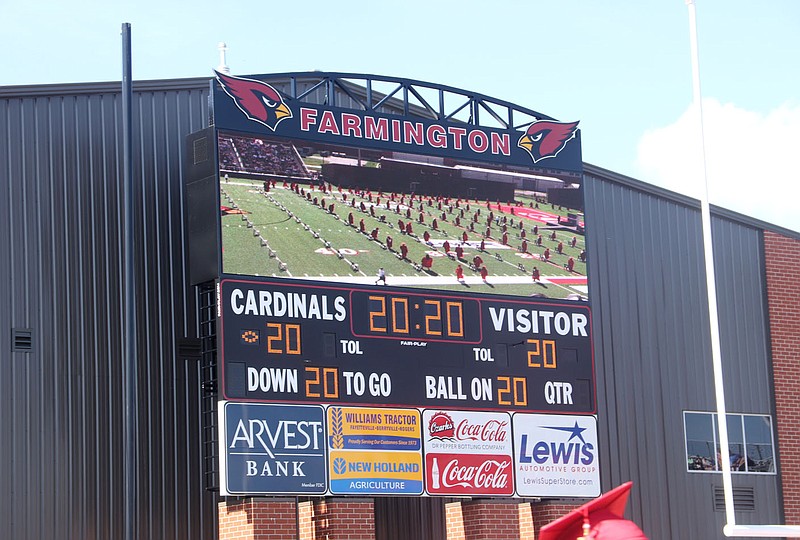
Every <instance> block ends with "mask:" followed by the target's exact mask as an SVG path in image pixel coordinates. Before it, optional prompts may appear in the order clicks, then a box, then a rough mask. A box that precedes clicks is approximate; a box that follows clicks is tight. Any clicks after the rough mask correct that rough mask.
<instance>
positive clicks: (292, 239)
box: [221, 178, 586, 298]
mask: <svg viewBox="0 0 800 540" xmlns="http://www.w3.org/2000/svg"><path fill="white" fill-rule="evenodd" d="M301 187H302V189H304V190H305V191H306V192H307V193H309V194H310V197H311V200H310V201H309V200H308V199H307V198H306V197H304V196H301V195H300V194H298V193H295V192H293V191H292V190H290V189H288V188H284V187H282V184H281V183H278V184H277V185H276V187H273V188H272V189H270V191H269V192H267V193H265V192H264V190H263V188H262V183H261V182H258V181H250V180H242V179H235V178H231V179H230V180H229V182H228V183H223V184H222V185H221V204H222V206H224V207H229V208H236V209H237V210H233V212H234V213H228V214H227V215H223V216H222V244H223V271H224V272H225V273H228V274H243V275H253V276H282V277H293V278H300V279H315V280H324V281H334V282H339V283H367V284H371V283H375V281H376V279H377V274H378V270H379V268H383V269H384V270H385V273H386V282H387V285H388V286H403V287H422V288H428V289H448V290H455V291H470V292H486V293H494V294H510V295H522V296H531V295H544V296H547V297H553V298H565V297H567V296H568V295H575V294H578V295H580V296H582V297H585V296H586V281H585V273H586V265H585V263H584V262H581V261H580V260H579V254H580V252H581V251H582V250H583V249H585V243H584V238H583V236H582V235H575V234H574V233H573V232H572V231H569V230H564V229H555V234H556V239H555V240H551V238H550V235H551V234H552V232H553V230H552V229H550V228H548V226H546V225H545V224H543V223H541V222H538V221H533V220H527V219H524V220H523V223H524V227H525V229H526V231H527V241H528V252H529V253H527V254H523V253H521V252H520V250H519V249H520V245H521V242H522V238H520V236H519V227H518V224H519V219H520V218H519V217H516V218H514V217H512V216H511V215H510V214H508V213H506V214H503V213H501V212H500V211H499V210H498V209H497V207H496V205H492V208H491V209H490V208H487V203H486V201H483V202H481V203H476V202H474V201H470V202H469V204H470V209H469V211H466V208H465V207H466V204H467V203H465V202H463V201H462V203H461V204H460V206H461V208H463V209H465V218H462V219H461V225H462V226H460V227H457V226H456V225H455V224H454V218H455V217H456V216H458V215H459V213H460V209H457V208H455V207H453V208H452V211H450V210H449V209H448V207H447V206H443V208H442V210H439V209H438V208H437V203H436V201H435V199H434V200H433V202H432V204H431V205H429V203H428V199H427V198H426V197H423V199H422V200H421V201H420V200H419V198H416V199H415V200H414V201H413V202H410V201H409V196H408V194H405V195H404V197H405V199H404V202H405V204H403V205H400V206H399V209H400V213H399V214H398V213H397V212H396V210H395V209H396V207H397V203H398V202H399V200H400V196H401V194H396V195H395V202H391V203H390V208H387V207H386V205H387V202H389V198H388V195H389V194H383V196H382V197H381V200H380V204H377V202H378V201H377V198H378V194H377V193H373V194H372V199H373V200H372V202H370V201H369V200H368V198H367V197H368V195H367V194H364V196H363V197H362V196H359V195H356V194H352V193H349V192H347V191H343V192H339V191H338V190H336V188H334V189H333V192H328V193H323V192H322V191H319V190H318V189H315V190H313V191H310V189H309V186H307V185H303V186H301ZM344 196H346V197H347V200H346V201H345V200H343V198H344ZM315 198H316V199H317V204H315V203H314V199H315ZM323 199H324V205H325V207H326V208H328V207H329V206H330V205H331V204H333V205H334V212H333V213H331V212H329V211H328V210H326V209H323V208H322V204H323ZM521 200H524V201H525V202H527V199H521ZM353 202H355V207H353V206H351V205H352V203H353ZM362 202H363V203H364V205H365V208H366V211H362V210H361V208H360V205H361V203H362ZM451 203H453V204H454V201H451ZM373 204H375V206H374V216H373V215H371V214H372V213H371V212H370V207H371V206H373ZM409 204H411V205H413V207H412V208H411V209H410V212H411V219H410V220H409V219H408V218H407V217H406V212H407V211H408V210H409V207H408V205H409ZM420 204H422V208H421V209H420ZM478 208H480V210H481V212H482V213H481V215H480V216H479V219H480V222H479V223H476V224H475V232H469V231H467V229H466V226H468V225H469V217H471V216H472V215H473V213H474V212H475V211H476V210H477V209H478ZM545 209H546V211H547V212H548V213H552V214H554V215H566V210H562V209H557V208H553V209H551V208H550V206H549V205H546V208H545ZM490 210H491V211H493V212H494V215H495V216H496V217H499V218H502V217H503V216H505V217H506V219H507V220H508V221H507V225H509V224H510V219H514V226H508V231H507V233H508V245H502V244H501V242H500V237H501V236H502V232H501V229H500V226H499V225H497V224H494V223H493V224H492V229H491V237H490V238H486V239H485V243H486V248H485V251H484V252H480V251H479V249H478V247H479V243H480V241H481V239H483V238H484V237H483V233H484V232H485V229H486V222H485V216H487V215H488V213H489V211H490ZM237 212H239V213H237ZM442 212H444V213H445V216H446V218H447V219H446V220H443V219H442V215H441V214H442ZM350 213H352V214H353V222H354V226H349V225H348V215H349V214H350ZM420 213H422V216H423V220H424V223H420V222H419V215H420ZM381 217H383V219H381ZM434 219H436V220H437V224H438V230H434V229H433V228H432V227H431V224H432V222H433V220H434ZM361 220H363V221H364V229H365V233H366V234H362V233H361V232H360V231H359V228H360V227H359V226H360V221H361ZM398 220H402V221H403V222H406V223H407V222H409V221H411V222H412V226H413V234H412V235H408V234H404V233H401V232H400V230H399V228H398ZM534 225H538V226H539V233H540V234H541V235H542V238H543V241H542V246H541V247H539V246H537V245H536V242H535V238H536V237H535V236H534V235H533V234H532V231H531V229H532V228H533V226H534ZM375 228H377V229H378V234H377V241H376V240H373V239H372V236H371V234H370V233H371V232H372V231H373V230H374V229H375ZM425 231H427V232H428V233H429V234H430V239H429V243H428V244H426V243H425V242H424V241H423V234H424V233H425ZM465 231H467V234H468V242H467V243H466V244H462V247H463V250H464V252H463V259H462V260H461V261H459V260H456V258H455V248H456V246H458V245H459V244H461V243H462V242H461V240H462V235H463V233H464V232H465ZM387 235H390V236H391V237H392V239H393V245H392V249H389V248H388V247H387ZM573 236H574V237H575V238H576V240H577V243H576V245H575V247H571V245H570V244H571V240H572V238H573ZM444 241H448V242H449V244H450V251H451V254H452V256H450V257H448V256H447V255H446V254H445V249H444V247H443V243H444ZM559 242H560V243H562V246H563V252H562V253H561V254H559V253H557V246H558V244H559ZM403 243H405V245H406V246H407V248H408V253H407V256H406V258H405V259H401V258H400V255H399V252H400V246H401V244H403ZM545 248H549V250H550V262H545V261H543V260H540V255H541V254H542V253H543V251H544V250H545ZM426 255H428V256H430V257H431V259H432V261H433V263H432V267H431V268H430V270H426V269H424V268H422V264H421V263H422V259H423V257H425V256H426ZM475 255H479V256H480V257H481V258H482V259H483V263H484V265H485V266H486V268H487V270H488V276H487V279H486V281H484V280H482V279H481V276H480V274H479V272H477V271H475V270H474V269H471V268H470V262H471V261H472V260H473V257H474V256H475ZM570 257H572V258H573V260H574V267H573V272H569V271H568V270H567V269H566V268H565V265H566V264H567V261H568V259H569V258H570ZM459 264H460V265H461V267H462V269H463V274H464V280H463V281H462V282H459V281H458V280H457V279H456V267H457V266H458V265H459ZM534 267H537V268H538V270H539V272H540V274H541V281H540V282H534V280H533V279H532V277H531V273H532V271H533V268H534Z"/></svg>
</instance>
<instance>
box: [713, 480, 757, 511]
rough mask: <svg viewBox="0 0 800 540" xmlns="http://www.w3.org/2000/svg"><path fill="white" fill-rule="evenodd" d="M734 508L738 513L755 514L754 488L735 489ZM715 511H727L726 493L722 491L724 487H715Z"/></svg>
mask: <svg viewBox="0 0 800 540" xmlns="http://www.w3.org/2000/svg"><path fill="white" fill-rule="evenodd" d="M733 508H734V510H736V511H737V512H755V510H756V492H755V489H753V488H752V487H735V488H733ZM714 511H716V512H724V511H725V491H724V490H723V489H722V486H714Z"/></svg>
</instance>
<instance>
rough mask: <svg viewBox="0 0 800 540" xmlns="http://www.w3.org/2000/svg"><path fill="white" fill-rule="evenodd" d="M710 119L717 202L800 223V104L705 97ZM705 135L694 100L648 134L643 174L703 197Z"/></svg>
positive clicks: (641, 152)
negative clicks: (755, 104) (766, 108)
mask: <svg viewBox="0 0 800 540" xmlns="http://www.w3.org/2000/svg"><path fill="white" fill-rule="evenodd" d="M703 124H704V134H705V150H706V170H707V176H708V193H709V200H710V202H711V203H712V204H716V205H718V206H721V207H724V208H728V209H730V210H735V211H737V212H740V213H742V214H745V215H748V216H752V217H755V218H758V219H762V220H764V221H767V222H769V223H773V224H775V225H780V226H782V227H786V228H788V229H792V230H794V231H800V168H798V166H797V158H798V156H799V155H800V106H796V105H783V106H781V107H778V108H777V109H774V110H772V111H770V112H769V113H768V114H766V115H763V114H759V113H756V112H752V111H747V110H745V109H741V108H739V107H736V106H735V105H732V104H723V103H720V102H719V101H717V100H715V99H704V100H703ZM698 140H699V137H698V129H697V116H696V115H695V114H694V112H693V107H691V106H690V107H689V108H688V109H687V110H686V111H685V112H684V113H683V114H682V115H681V116H680V118H678V119H677V120H676V121H675V122H674V123H672V124H670V125H668V126H665V127H662V128H658V129H655V130H652V131H648V132H647V133H645V134H644V135H643V136H642V138H641V139H640V141H639V148H638V163H637V165H638V167H639V171H640V176H639V177H640V178H642V179H644V180H645V181H646V182H648V183H652V184H656V185H659V186H662V187H665V188H667V189H671V190H673V191H677V192H680V193H684V194H686V195H690V196H692V197H695V198H700V197H701V196H702V194H703V188H704V187H703V181H702V169H701V168H700V166H699V164H700V154H699V151H698V149H699V145H698V144H697V142H696V141H698Z"/></svg>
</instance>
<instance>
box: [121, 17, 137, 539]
mask: <svg viewBox="0 0 800 540" xmlns="http://www.w3.org/2000/svg"><path fill="white" fill-rule="evenodd" d="M132 99H133V83H132V80H131V25H130V23H123V24H122V147H123V165H122V176H123V185H124V192H125V193H124V206H125V211H124V213H125V223H124V228H123V235H124V242H123V243H124V245H125V254H124V272H123V281H124V284H125V300H124V316H123V320H124V321H125V323H124V329H123V339H122V341H123V344H124V349H125V350H124V355H123V362H122V364H123V375H122V381H123V402H124V415H123V422H122V423H123V425H124V435H123V441H124V454H123V464H124V465H123V466H124V470H125V481H124V497H123V500H124V506H125V518H124V527H125V536H124V538H125V540H134V539H135V538H136V537H137V536H136V507H137V504H136V502H137V501H136V491H137V489H136V476H137V474H136V471H137V461H136V447H137V425H136V412H137V403H136V393H137V381H136V356H137V354H136V337H137V334H136V286H135V285H136V273H135V267H136V264H135V259H134V236H135V235H134V219H133V218H134V200H133V127H132V123H133V122H132V119H133V114H132V112H131V101H132Z"/></svg>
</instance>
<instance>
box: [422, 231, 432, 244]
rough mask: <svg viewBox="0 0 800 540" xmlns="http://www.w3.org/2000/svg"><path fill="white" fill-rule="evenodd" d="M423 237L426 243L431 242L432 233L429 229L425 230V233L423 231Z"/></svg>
mask: <svg viewBox="0 0 800 540" xmlns="http://www.w3.org/2000/svg"><path fill="white" fill-rule="evenodd" d="M422 239H423V240H424V241H425V242H426V243H427V242H430V241H431V233H429V232H428V231H425V232H424V233H422Z"/></svg>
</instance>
